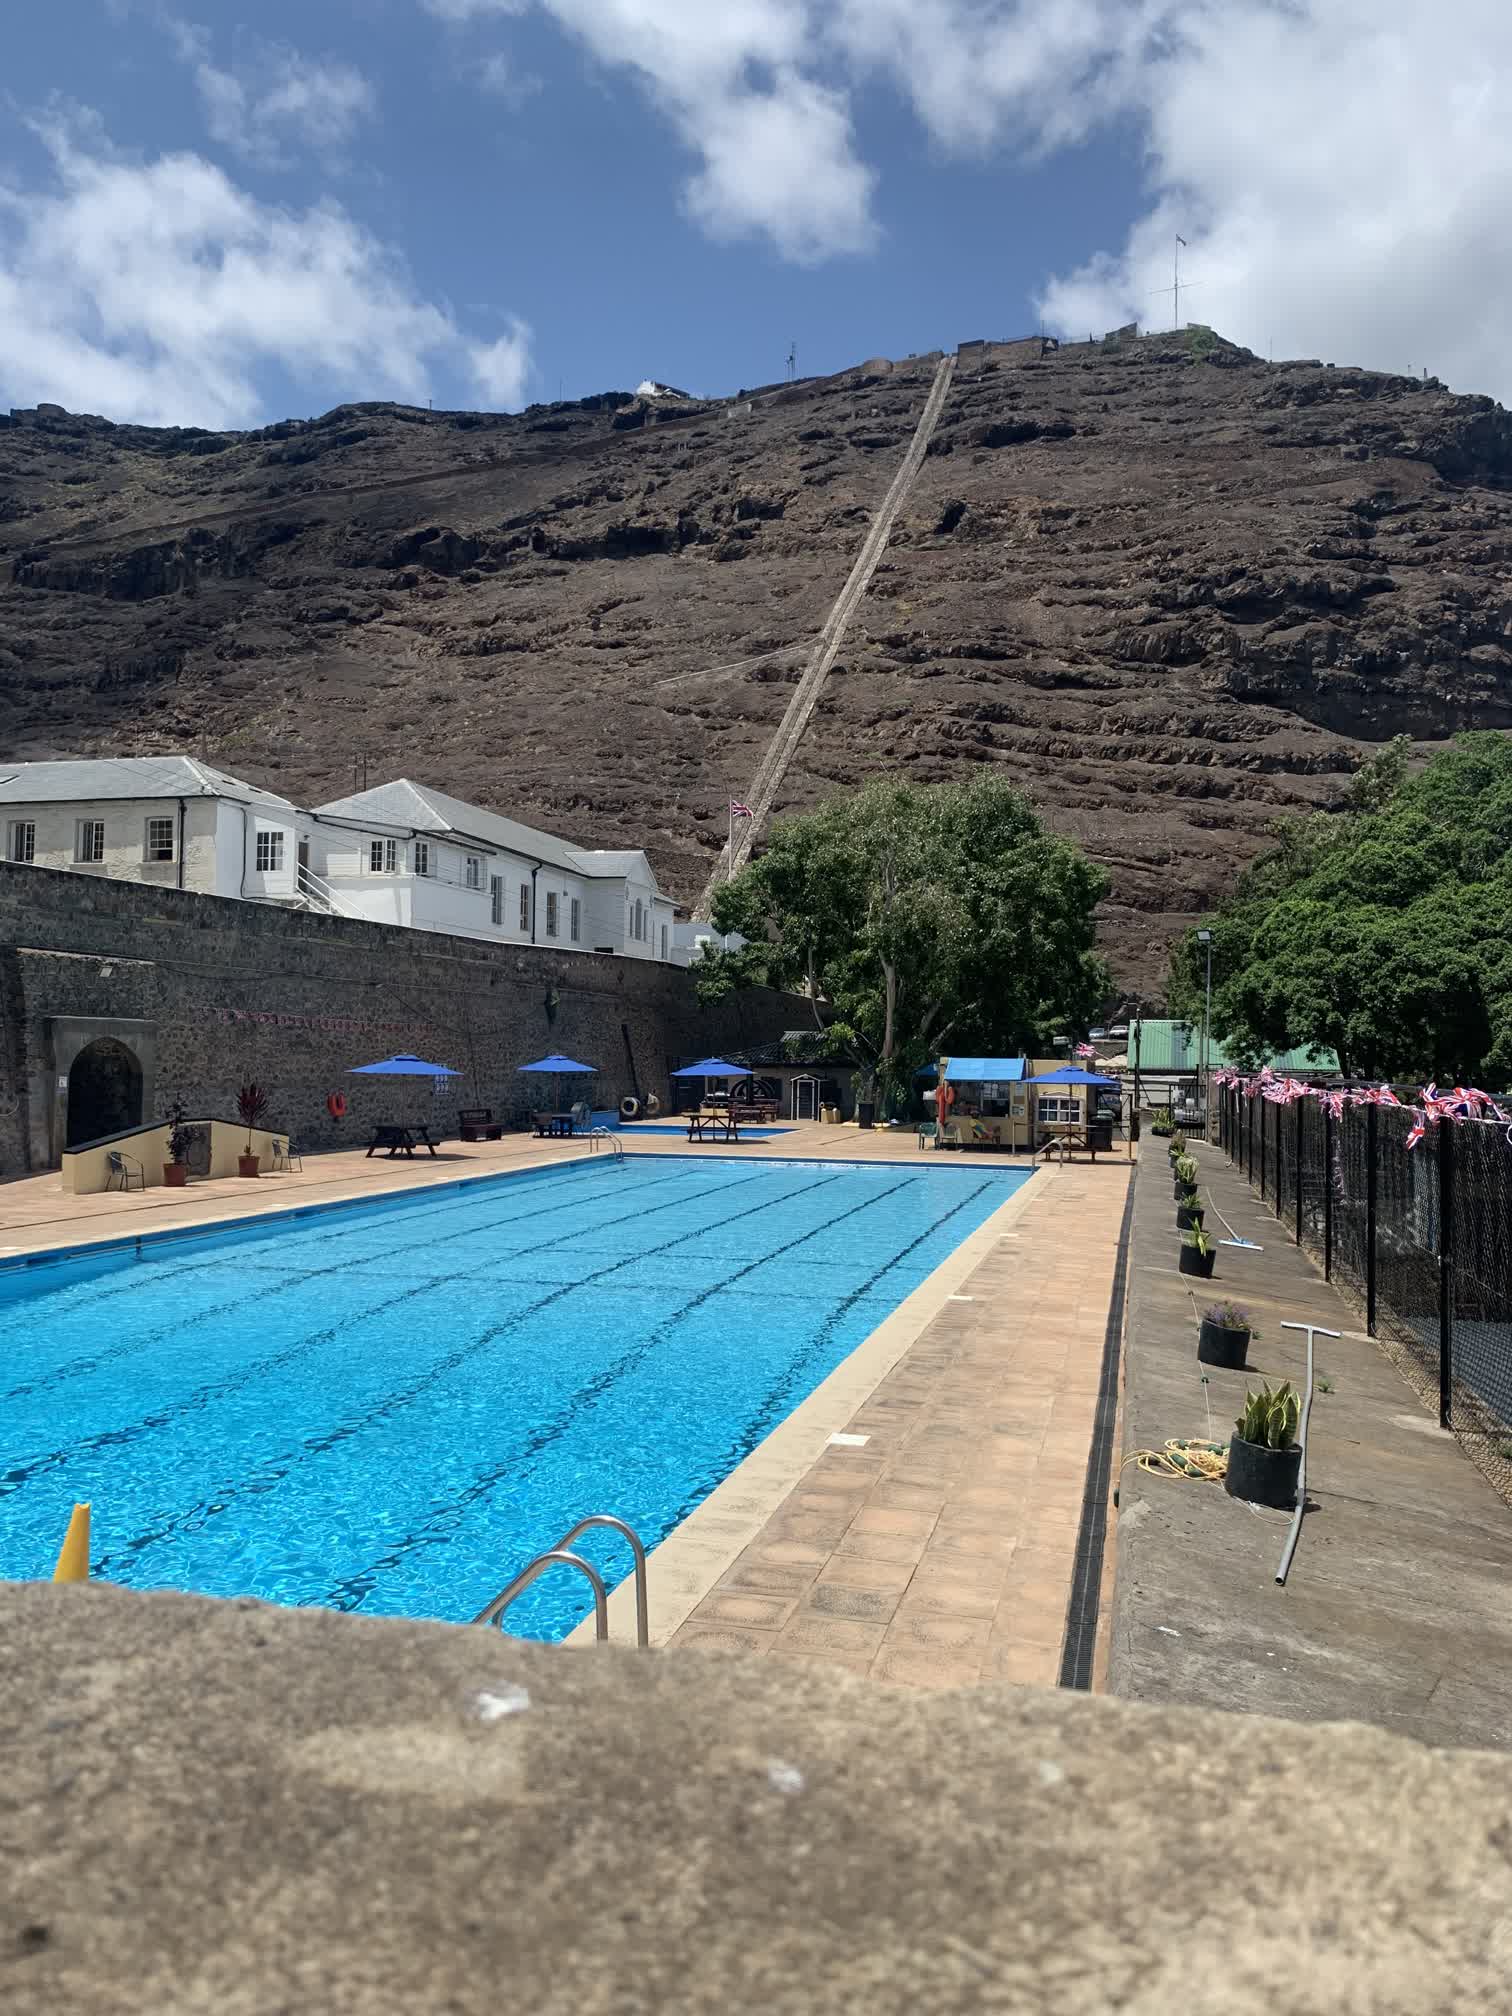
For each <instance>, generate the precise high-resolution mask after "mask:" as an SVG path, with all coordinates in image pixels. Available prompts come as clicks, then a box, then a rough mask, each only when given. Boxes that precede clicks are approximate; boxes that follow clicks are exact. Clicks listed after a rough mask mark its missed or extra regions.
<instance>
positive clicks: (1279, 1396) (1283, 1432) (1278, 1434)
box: [1223, 1384, 1302, 1512]
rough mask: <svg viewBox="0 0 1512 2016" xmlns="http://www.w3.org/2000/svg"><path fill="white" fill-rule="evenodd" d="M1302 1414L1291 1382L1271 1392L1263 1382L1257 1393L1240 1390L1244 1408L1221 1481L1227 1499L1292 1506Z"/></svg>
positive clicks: (1299, 1461) (1299, 1462) (1299, 1463)
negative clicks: (1224, 1475) (1298, 1435)
mask: <svg viewBox="0 0 1512 2016" xmlns="http://www.w3.org/2000/svg"><path fill="white" fill-rule="evenodd" d="M1301 1415H1302V1401H1301V1398H1300V1396H1299V1394H1298V1392H1297V1389H1296V1387H1295V1386H1292V1385H1290V1384H1287V1385H1282V1386H1278V1387H1277V1388H1276V1390H1275V1391H1274V1392H1272V1391H1271V1389H1270V1387H1269V1386H1262V1387H1261V1388H1260V1391H1259V1392H1258V1393H1246V1394H1245V1396H1244V1412H1243V1413H1242V1414H1241V1415H1240V1416H1239V1419H1238V1420H1237V1421H1236V1422H1235V1423H1234V1433H1233V1438H1232V1440H1231V1441H1230V1443H1229V1453H1228V1474H1227V1476H1226V1477H1225V1478H1224V1480H1223V1484H1224V1489H1225V1490H1226V1491H1227V1492H1228V1494H1229V1496H1230V1497H1231V1498H1245V1499H1247V1500H1248V1501H1249V1503H1250V1504H1251V1505H1272V1506H1274V1507H1276V1509H1277V1510H1278V1511H1282V1512H1286V1511H1289V1510H1290V1509H1291V1507H1292V1506H1293V1505H1294V1504H1295V1503H1296V1499H1297V1473H1298V1471H1299V1470H1300V1469H1301V1467H1302V1449H1301V1445H1300V1444H1299V1443H1298V1441H1297V1423H1298V1421H1299V1420H1300V1419H1301Z"/></svg>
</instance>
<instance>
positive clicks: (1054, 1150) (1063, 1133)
mask: <svg viewBox="0 0 1512 2016" xmlns="http://www.w3.org/2000/svg"><path fill="white" fill-rule="evenodd" d="M1043 1131H1044V1132H1045V1133H1046V1134H1048V1135H1049V1139H1048V1140H1047V1141H1046V1142H1045V1144H1044V1146H1043V1147H1042V1148H1041V1149H1040V1154H1041V1156H1042V1157H1043V1158H1044V1160H1045V1161H1047V1162H1048V1161H1049V1159H1050V1157H1051V1156H1052V1155H1056V1154H1059V1155H1060V1157H1061V1159H1062V1160H1064V1159H1065V1157H1066V1156H1067V1155H1074V1154H1075V1152H1076V1150H1077V1149H1078V1148H1085V1149H1086V1151H1087V1153H1088V1154H1089V1155H1090V1156H1091V1158H1092V1160H1093V1161H1094V1162H1095V1161H1096V1160H1097V1143H1096V1140H1095V1139H1094V1138H1093V1137H1092V1136H1091V1135H1089V1133H1088V1131H1087V1129H1086V1128H1085V1127H1075V1126H1072V1125H1071V1124H1070V1123H1069V1122H1067V1121H1064V1120H1049V1121H1046V1122H1044V1126H1043Z"/></svg>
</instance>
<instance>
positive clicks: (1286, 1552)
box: [1276, 1109, 1373, 1584]
mask: <svg viewBox="0 0 1512 2016" xmlns="http://www.w3.org/2000/svg"><path fill="white" fill-rule="evenodd" d="M1372 1110H1373V1109H1372ZM1281 1328H1282V1329H1283V1330H1305V1331H1306V1332H1307V1398H1306V1399H1305V1400H1304V1401H1303V1402H1302V1421H1301V1425H1300V1427H1299V1428H1298V1430H1297V1442H1298V1444H1299V1446H1300V1448H1301V1450H1302V1461H1301V1462H1300V1463H1299V1464H1298V1465H1297V1509H1296V1511H1295V1512H1293V1514H1292V1523H1291V1531H1290V1532H1289V1533H1288V1534H1287V1536H1286V1545H1285V1546H1284V1547H1283V1548H1282V1550H1281V1566H1280V1567H1279V1568H1278V1569H1277V1570H1276V1580H1277V1581H1278V1582H1280V1583H1283V1584H1284V1583H1285V1581H1286V1578H1287V1575H1288V1573H1289V1572H1290V1570H1291V1564H1292V1556H1293V1554H1295V1553H1296V1551H1297V1542H1298V1541H1299V1540H1300V1539H1301V1537H1302V1515H1303V1514H1304V1513H1305V1512H1306V1510H1307V1423H1308V1420H1309V1418H1310V1417H1311V1415H1312V1403H1313V1339H1314V1338H1315V1337H1337V1336H1338V1334H1339V1333H1338V1331H1337V1330H1322V1329H1320V1328H1319V1327H1318V1325H1317V1324H1316V1323H1283V1324H1282V1325H1281Z"/></svg>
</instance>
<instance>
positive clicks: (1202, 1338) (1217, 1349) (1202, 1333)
mask: <svg viewBox="0 0 1512 2016" xmlns="http://www.w3.org/2000/svg"><path fill="white" fill-rule="evenodd" d="M1249 1340H1250V1333H1249V1332H1248V1330H1229V1329H1226V1328H1225V1326H1224V1325H1223V1324H1222V1323H1214V1322H1213V1321H1212V1320H1211V1319H1210V1318H1209V1317H1207V1316H1204V1317H1203V1319H1202V1328H1201V1329H1200V1330H1199V1331H1198V1332H1197V1356H1198V1359H1199V1360H1200V1361H1201V1363H1202V1364H1204V1365H1223V1366H1226V1367H1227V1368H1228V1370H1229V1371H1230V1372H1242V1371H1243V1370H1244V1367H1245V1364H1246V1362H1247V1360H1248V1358H1249Z"/></svg>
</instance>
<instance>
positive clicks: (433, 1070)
mask: <svg viewBox="0 0 1512 2016" xmlns="http://www.w3.org/2000/svg"><path fill="white" fill-rule="evenodd" d="M461 1075H462V1074H461V1073H460V1072H459V1071H453V1070H452V1069H451V1067H450V1066H449V1065H446V1064H427V1063H426V1062H425V1060H424V1059H423V1058H421V1057H411V1056H408V1055H406V1054H405V1053H403V1052H401V1053H400V1055H399V1056H397V1057H385V1058H384V1059H383V1060H382V1061H381V1062H380V1063H377V1064H354V1065H353V1066H352V1067H351V1069H350V1070H349V1071H348V1073H347V1076H348V1077H349V1078H459V1077H460V1076H461Z"/></svg>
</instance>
